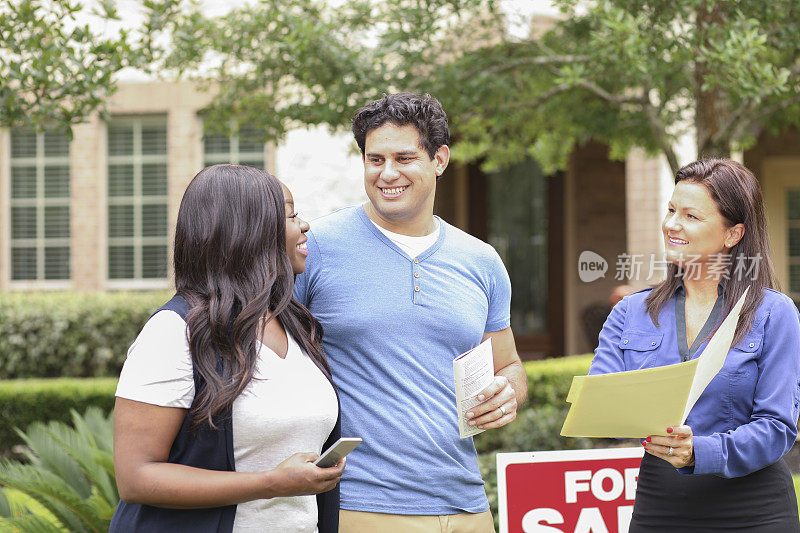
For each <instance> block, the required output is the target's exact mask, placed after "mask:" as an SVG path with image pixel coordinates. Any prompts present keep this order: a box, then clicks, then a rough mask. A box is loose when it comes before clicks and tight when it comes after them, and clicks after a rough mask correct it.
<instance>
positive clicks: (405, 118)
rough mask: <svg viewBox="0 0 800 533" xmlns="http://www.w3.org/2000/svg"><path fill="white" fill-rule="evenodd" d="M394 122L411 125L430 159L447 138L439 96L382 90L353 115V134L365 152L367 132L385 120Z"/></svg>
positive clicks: (447, 131) (447, 141)
mask: <svg viewBox="0 0 800 533" xmlns="http://www.w3.org/2000/svg"><path fill="white" fill-rule="evenodd" d="M387 122H388V123H390V124H394V125H396V126H406V125H409V124H410V125H412V126H414V127H415V128H417V131H418V132H419V142H420V147H421V148H422V149H423V150H425V151H426V152H428V156H429V157H430V158H431V159H433V156H434V155H435V154H436V150H438V149H439V147H440V146H442V145H443V144H448V143H449V142H450V128H449V127H448V125H447V115H446V114H445V112H444V109H442V104H440V103H439V100H437V99H436V98H434V97H433V96H431V95H429V94H425V95H422V96H420V95H418V94H413V93H397V94H384V95H383V98H380V99H378V100H374V101H372V102H370V103H368V104H367V105H365V106H364V107H362V108H361V109H359V110H358V112H357V113H356V114H355V116H354V117H353V126H352V129H353V135H354V136H355V138H356V143H358V147H359V148H360V149H361V155H364V144H365V142H366V139H367V133H369V132H370V131H372V130H374V129H376V128H380V127H381V126H383V125H384V124H386V123H387Z"/></svg>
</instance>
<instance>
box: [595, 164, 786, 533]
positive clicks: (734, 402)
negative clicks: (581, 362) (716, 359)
mask: <svg viewBox="0 0 800 533" xmlns="http://www.w3.org/2000/svg"><path fill="white" fill-rule="evenodd" d="M675 183H676V185H675V190H674V192H673V194H672V198H671V200H670V202H669V206H668V209H667V213H666V216H665V217H664V222H663V225H662V233H663V235H664V245H665V248H666V257H667V260H668V262H669V263H670V264H669V268H668V272H667V277H666V279H665V280H664V281H662V282H661V283H659V284H658V285H656V286H655V287H653V288H652V289H648V290H646V291H641V292H638V293H635V294H632V295H630V296H628V297H626V298H625V299H623V300H622V301H621V302H620V303H619V304H617V305H616V306H615V307H614V309H613V311H612V312H611V315H610V316H609V317H608V320H607V321H606V323H605V325H604V326H603V330H602V332H601V333H600V343H599V346H598V348H597V350H596V352H595V357H594V360H593V362H592V367H591V370H590V374H605V373H609V372H619V371H623V370H636V369H640V368H649V367H655V366H662V365H670V364H674V363H679V362H681V361H687V360H689V359H692V358H695V357H698V356H699V355H700V354H701V353H702V351H703V349H704V348H705V346H706V345H707V343H708V340H709V338H710V337H711V335H712V334H713V333H714V331H715V330H716V328H717V327H718V326H719V324H720V322H721V320H722V319H723V318H724V317H725V316H726V315H727V314H728V312H729V311H730V309H731V307H732V306H733V305H734V304H735V303H736V302H737V301H738V299H739V297H740V296H741V295H742V294H743V293H744V291H745V289H746V288H747V287H748V286H750V292H749V293H748V296H747V300H746V301H745V304H744V307H743V309H742V312H741V315H740V319H739V323H738V325H737V327H736V334H735V336H734V340H733V344H732V348H731V350H730V352H728V356H727V358H726V361H725V365H724V366H723V368H722V370H721V371H720V373H719V375H717V376H716V377H715V378H714V380H713V381H712V382H711V383H710V384H709V386H708V388H707V389H706V390H705V392H704V393H703V394H702V396H700V399H699V400H698V402H697V403H696V404H695V406H694V408H693V409H692V411H691V413H689V416H688V418H687V420H686V425H683V426H676V427H669V428H664V433H663V434H661V435H651V436H649V437H647V438H646V439H645V440H644V441H642V444H643V445H644V447H645V450H646V452H647V453H646V454H645V456H644V459H642V464H641V470H640V472H639V481H638V488H637V493H636V501H635V504H634V510H633V519H632V521H631V526H630V532H631V533H638V532H649V531H664V530H665V528H667V527H670V528H672V527H679V528H681V529H680V531H714V530H719V531H728V530H731V529H736V530H746V531H775V532H781V533H784V532H792V531H795V532H796V531H800V525H799V523H798V515H797V503H796V499H795V494H794V488H793V485H792V480H791V476H790V473H789V470H788V468H787V467H786V464H785V462H784V461H783V460H782V457H783V456H784V454H786V452H788V451H789V449H790V448H791V446H792V444H793V443H794V441H795V437H796V435H797V427H796V422H797V418H798V402H800V390H799V389H798V382H799V381H800V321H798V312H797V308H796V307H795V305H794V303H793V302H792V300H791V299H789V298H788V297H787V296H785V295H783V294H781V293H780V292H777V291H776V290H774V288H773V287H774V286H775V281H774V272H773V269H772V262H771V260H770V255H769V247H768V236H767V229H766V221H765V216H764V206H763V202H762V199H761V191H760V189H759V185H758V182H757V180H756V179H755V177H754V176H753V174H752V173H751V172H750V171H749V170H747V169H746V168H745V167H744V166H742V165H740V164H739V163H736V162H734V161H729V160H719V159H707V160H702V161H697V162H694V163H691V164H689V165H687V166H685V167H683V168H682V169H681V170H679V171H678V173H677V175H676V177H675Z"/></svg>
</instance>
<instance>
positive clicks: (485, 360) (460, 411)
mask: <svg viewBox="0 0 800 533" xmlns="http://www.w3.org/2000/svg"><path fill="white" fill-rule="evenodd" d="M453 378H454V380H455V390H456V411H457V416H458V433H459V435H460V436H461V438H462V439H463V438H466V437H472V436H473V435H477V434H478V433H482V432H483V431H485V430H483V429H478V428H477V427H475V426H470V425H469V424H468V423H467V411H469V410H470V409H472V408H473V407H475V406H476V405H478V404H479V403H481V402H480V401H478V398H477V396H478V393H479V392H481V391H482V390H483V389H485V388H486V387H488V386H489V384H490V383H491V382H492V379H493V378H494V357H493V355H492V339H486V340H485V341H483V342H482V343H480V344H479V345H478V346H476V347H475V348H473V349H472V350H469V351H468V352H464V353H462V354H461V355H459V356H458V357H456V358H455V360H453Z"/></svg>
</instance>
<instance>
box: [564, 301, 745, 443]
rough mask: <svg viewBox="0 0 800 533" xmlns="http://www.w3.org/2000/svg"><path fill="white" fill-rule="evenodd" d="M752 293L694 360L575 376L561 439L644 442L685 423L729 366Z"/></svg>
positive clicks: (737, 304) (568, 395) (569, 394)
mask: <svg viewBox="0 0 800 533" xmlns="http://www.w3.org/2000/svg"><path fill="white" fill-rule="evenodd" d="M749 290H750V289H749V288H748V289H747V290H745V292H744V294H742V297H741V298H739V301H738V302H736V305H735V306H734V307H733V309H732V310H731V312H730V313H729V314H728V316H727V317H726V318H725V320H724V321H723V322H722V324H721V325H720V327H719V328H718V329H717V331H716V332H715V333H714V335H713V336H712V337H711V340H710V341H709V342H708V345H707V346H706V349H705V350H704V351H703V353H702V354H701V355H700V357H698V358H696V359H692V360H691V361H686V362H684V363H678V364H675V365H668V366H660V367H656V368H645V369H642V370H630V371H627V372H617V373H614V374H604V375H597V376H575V377H574V378H572V386H571V387H570V389H569V393H568V394H567V402H569V403H570V404H572V405H571V406H570V409H569V413H568V414H567V418H566V420H565V421H564V427H563V428H562V429H561V435H563V436H565V437H612V438H616V437H619V438H622V437H629V438H641V437H646V436H648V435H663V434H664V432H665V431H666V429H667V427H670V426H677V425H681V424H683V423H684V422H685V421H686V417H687V416H689V411H691V409H692V407H694V404H695V403H696V402H697V399H698V398H699V397H700V395H701V394H702V393H703V391H704V390H705V388H706V387H707V386H708V384H709V383H711V380H712V379H714V376H716V375H717V373H718V372H719V371H720V369H721V368H722V365H723V364H724V363H725V357H726V356H727V355H728V351H729V350H730V348H731V343H732V342H733V336H734V333H735V331H736V324H737V322H738V321H739V313H740V312H741V309H742V305H744V300H745V297H746V296H747V292H748V291H749Z"/></svg>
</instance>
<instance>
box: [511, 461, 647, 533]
mask: <svg viewBox="0 0 800 533" xmlns="http://www.w3.org/2000/svg"><path fill="white" fill-rule="evenodd" d="M643 454H644V450H643V449H642V448H612V449H606V450H569V451H554V452H518V453H498V454H497V481H498V483H497V488H498V496H499V502H498V503H499V512H500V533H558V532H561V533H627V531H628V526H629V524H630V521H631V514H632V512H633V499H634V496H635V494H636V480H637V478H638V476H639V463H640V462H641V460H642V455H643Z"/></svg>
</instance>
